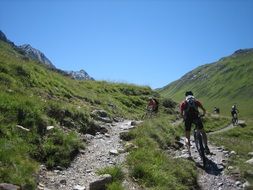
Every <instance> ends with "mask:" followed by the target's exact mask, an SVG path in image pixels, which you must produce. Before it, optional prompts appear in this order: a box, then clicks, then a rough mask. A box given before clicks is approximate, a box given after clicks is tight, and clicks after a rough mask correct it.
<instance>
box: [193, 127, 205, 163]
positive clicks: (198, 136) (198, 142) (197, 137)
mask: <svg viewBox="0 0 253 190" xmlns="http://www.w3.org/2000/svg"><path fill="white" fill-rule="evenodd" d="M194 139H195V144H196V148H197V150H198V152H199V155H200V157H201V159H202V161H203V167H206V156H205V148H204V145H203V140H202V135H201V133H200V132H195V133H194Z"/></svg>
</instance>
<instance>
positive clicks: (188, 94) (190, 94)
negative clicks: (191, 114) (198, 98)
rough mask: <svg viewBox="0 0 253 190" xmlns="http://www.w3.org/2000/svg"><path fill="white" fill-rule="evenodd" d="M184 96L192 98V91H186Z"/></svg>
mask: <svg viewBox="0 0 253 190" xmlns="http://www.w3.org/2000/svg"><path fill="white" fill-rule="evenodd" d="M185 96H193V93H192V91H186V92H185Z"/></svg>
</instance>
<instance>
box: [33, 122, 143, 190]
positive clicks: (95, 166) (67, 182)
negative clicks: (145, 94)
mask: <svg viewBox="0 0 253 190" xmlns="http://www.w3.org/2000/svg"><path fill="white" fill-rule="evenodd" d="M103 127H104V128H106V131H107V132H106V133H100V132H98V133H97V134H96V135H95V136H93V135H87V134H86V135H83V138H84V139H85V141H86V148H85V150H82V151H81V153H80V154H79V155H78V156H77V157H76V158H75V160H74V161H73V162H72V164H71V166H70V167H69V168H67V169H61V168H59V169H56V170H53V171H49V170H47V169H46V168H45V167H43V166H42V168H41V172H40V176H39V181H40V183H39V186H38V188H37V189H40V190H58V189H59V190H89V189H96V188H97V187H96V185H97V184H98V183H99V181H106V180H107V178H108V176H102V177H101V176H98V175H97V174H96V172H97V171H98V170H99V169H102V168H105V167H107V166H114V165H120V164H122V163H123V161H124V160H125V157H126V155H127V153H126V152H125V151H124V147H123V143H122V140H120V138H119V136H120V133H121V132H123V131H128V130H129V129H131V128H134V126H133V122H131V121H128V120H125V121H122V122H117V123H112V124H104V126H103ZM109 178H110V177H109ZM123 186H124V188H125V189H132V190H137V189H140V188H139V187H138V186H137V185H136V184H134V183H133V182H132V181H131V180H129V179H128V178H127V177H126V179H125V181H124V182H123Z"/></svg>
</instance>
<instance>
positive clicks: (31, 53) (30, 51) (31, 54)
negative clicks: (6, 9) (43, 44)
mask: <svg viewBox="0 0 253 190" xmlns="http://www.w3.org/2000/svg"><path fill="white" fill-rule="evenodd" d="M0 40H2V41H4V42H6V43H8V44H10V45H11V46H13V47H14V48H16V49H18V50H19V51H22V52H23V54H24V55H25V56H26V57H28V58H30V59H33V60H35V61H39V62H40V63H42V64H45V65H47V67H48V68H50V69H53V70H54V71H57V72H59V73H61V74H63V75H67V76H69V77H71V78H73V79H76V80H94V78H92V77H90V76H89V75H88V73H87V72H86V71H84V70H83V69H82V70H80V71H63V70H61V69H57V68H56V67H55V66H54V65H53V63H52V62H51V61H50V60H49V59H48V58H47V57H46V56H45V55H44V53H42V52H41V51H40V50H38V49H35V48H33V47H32V46H31V45H30V44H24V45H21V46H16V45H15V44H14V43H13V42H12V41H10V40H8V38H7V37H6V35H5V34H4V33H3V32H2V31H1V30H0Z"/></svg>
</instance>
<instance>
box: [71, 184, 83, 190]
mask: <svg viewBox="0 0 253 190" xmlns="http://www.w3.org/2000/svg"><path fill="white" fill-rule="evenodd" d="M73 190H85V187H84V186H81V185H76V186H75V187H74V189H73Z"/></svg>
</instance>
